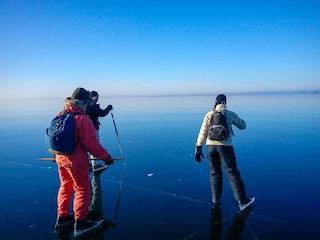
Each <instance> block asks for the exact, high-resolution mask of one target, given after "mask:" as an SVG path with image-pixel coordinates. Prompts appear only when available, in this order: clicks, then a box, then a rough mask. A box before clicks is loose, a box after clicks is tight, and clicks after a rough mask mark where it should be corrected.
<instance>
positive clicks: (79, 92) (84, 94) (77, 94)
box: [71, 88, 91, 102]
mask: <svg viewBox="0 0 320 240" xmlns="http://www.w3.org/2000/svg"><path fill="white" fill-rule="evenodd" d="M71 100H72V101H88V102H90V101H91V97H90V93H89V92H88V91H87V90H85V89H84V88H77V89H76V90H74V91H73V93H72V96H71Z"/></svg>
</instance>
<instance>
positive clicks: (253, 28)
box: [0, 0, 320, 98]
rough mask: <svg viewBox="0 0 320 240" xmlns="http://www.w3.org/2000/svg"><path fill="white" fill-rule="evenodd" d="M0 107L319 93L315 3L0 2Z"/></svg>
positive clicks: (319, 25)
mask: <svg viewBox="0 0 320 240" xmlns="http://www.w3.org/2000/svg"><path fill="white" fill-rule="evenodd" d="M0 82H1V90H2V91H1V92H2V93H1V94H0V98H11V97H14V98H16V97H28V98H29V97H55V96H57V97H66V96H68V95H70V94H71V93H72V91H73V90H74V89H75V88H76V87H79V86H82V87H85V88H87V89H90V90H97V91H98V92H99V93H100V95H117V94H130V95H140V94H144V95H145V94H150V95H152V94H175V93H177V94H179V93H210V92H214V93H216V92H226V93H228V92H242V91H269V90H297V89H307V90H312V89H320V1H318V0H314V1H310V0H301V1H295V0H290V1H287V0H286V1H282V0H275V1H273V0H266V1H259V0H255V1H240V0H239V1H215V0H208V1H203V0H197V1H193V0H190V1H188V0H181V1H175V0H161V1H157V0H127V1H125V0H105V1H102V0H101V1H96V0H90V1H89V0H88V1H84V0H77V1H73V0H69V1H59V0H55V1H53V0H52V1H46V0H0Z"/></svg>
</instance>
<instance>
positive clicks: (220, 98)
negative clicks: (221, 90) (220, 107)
mask: <svg viewBox="0 0 320 240" xmlns="http://www.w3.org/2000/svg"><path fill="white" fill-rule="evenodd" d="M222 102H224V103H225V104H226V103H227V97H226V95H224V94H219V95H218V96H217V97H216V104H220V103H222Z"/></svg>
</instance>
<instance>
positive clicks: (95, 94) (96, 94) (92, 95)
mask: <svg viewBox="0 0 320 240" xmlns="http://www.w3.org/2000/svg"><path fill="white" fill-rule="evenodd" d="M90 95H91V97H94V96H99V94H98V92H97V91H91V93H90Z"/></svg>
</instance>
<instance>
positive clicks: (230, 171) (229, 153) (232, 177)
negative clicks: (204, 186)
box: [207, 145, 247, 203]
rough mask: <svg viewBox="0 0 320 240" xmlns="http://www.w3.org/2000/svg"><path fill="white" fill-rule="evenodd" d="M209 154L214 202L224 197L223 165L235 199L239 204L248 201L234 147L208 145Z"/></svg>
mask: <svg viewBox="0 0 320 240" xmlns="http://www.w3.org/2000/svg"><path fill="white" fill-rule="evenodd" d="M207 154H208V161H209V167H210V184H211V192H212V201H213V202H216V201H219V200H220V197H221V195H222V182H223V181H222V170H221V164H222V165H223V167H224V169H225V173H226V175H227V177H228V180H229V183H230V185H231V188H232V191H233V195H234V197H235V199H236V200H237V201H238V202H239V203H242V202H244V201H245V200H246V199H247V195H246V192H245V187H244V183H243V181H242V179H241V176H240V172H239V171H238V168H237V162H236V156H235V153H234V149H233V146H223V145H208V146H207Z"/></svg>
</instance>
